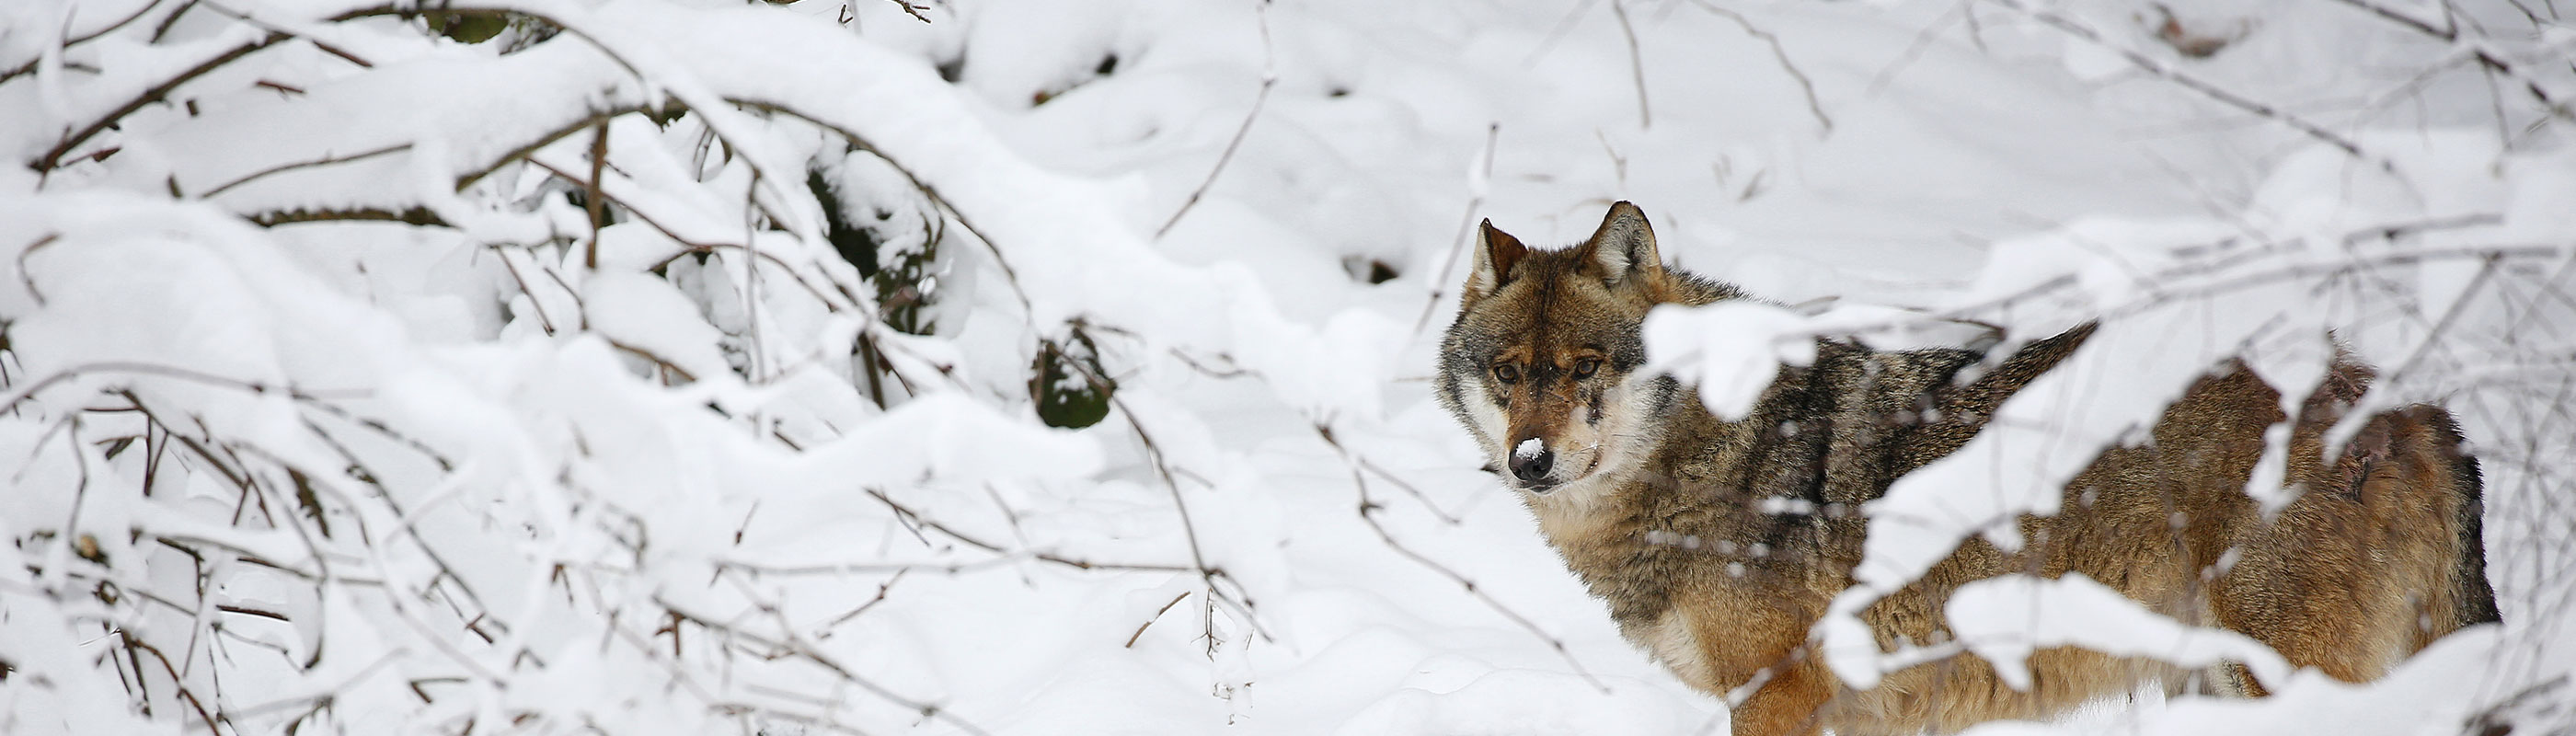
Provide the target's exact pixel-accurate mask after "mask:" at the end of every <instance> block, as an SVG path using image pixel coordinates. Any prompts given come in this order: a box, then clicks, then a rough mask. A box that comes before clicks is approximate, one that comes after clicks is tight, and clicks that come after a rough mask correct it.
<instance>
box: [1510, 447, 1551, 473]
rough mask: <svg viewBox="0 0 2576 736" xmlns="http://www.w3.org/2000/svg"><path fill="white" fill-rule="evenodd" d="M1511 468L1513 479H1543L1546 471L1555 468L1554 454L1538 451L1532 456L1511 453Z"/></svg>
mask: <svg viewBox="0 0 2576 736" xmlns="http://www.w3.org/2000/svg"><path fill="white" fill-rule="evenodd" d="M1511 466H1512V477H1514V478H1519V479H1521V480H1538V479H1540V478H1545V477H1547V471H1548V469H1550V468H1554V467H1556V453H1553V452H1548V451H1546V450H1540V451H1538V453H1537V454H1533V455H1523V454H1520V453H1513V454H1512V462H1511Z"/></svg>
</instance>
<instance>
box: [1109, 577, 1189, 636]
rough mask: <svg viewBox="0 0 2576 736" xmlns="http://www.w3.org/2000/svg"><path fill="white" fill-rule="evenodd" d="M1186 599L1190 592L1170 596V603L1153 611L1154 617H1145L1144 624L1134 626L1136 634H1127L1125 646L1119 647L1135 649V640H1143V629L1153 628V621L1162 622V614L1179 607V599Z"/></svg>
mask: <svg viewBox="0 0 2576 736" xmlns="http://www.w3.org/2000/svg"><path fill="white" fill-rule="evenodd" d="M1188 597H1190V592H1189V591H1186V590H1184V591H1181V594H1180V595H1176V596H1172V602H1170V603H1165V604H1163V607H1162V608H1157V609H1154V615H1152V616H1147V617H1145V622H1144V623H1141V624H1137V625H1136V633H1133V634H1128V635H1127V643H1126V644H1122V645H1120V646H1123V647H1125V648H1128V649H1134V648H1136V640H1137V639H1141V638H1144V636H1145V629H1146V628H1147V627H1151V626H1153V625H1154V622H1155V621H1159V620H1162V618H1163V614H1164V613H1166V612H1169V611H1171V610H1172V607H1173V606H1177V605H1180V604H1181V599H1183V598H1188Z"/></svg>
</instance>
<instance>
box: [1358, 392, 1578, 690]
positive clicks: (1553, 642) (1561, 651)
mask: <svg viewBox="0 0 2576 736" xmlns="http://www.w3.org/2000/svg"><path fill="white" fill-rule="evenodd" d="M1314 427H1315V435H1316V436H1318V437H1321V438H1323V440H1324V444H1327V445H1331V446H1332V447H1333V451H1334V452H1336V453H1340V454H1341V456H1342V461H1343V462H1344V463H1346V464H1348V465H1349V466H1350V470H1351V484H1352V485H1353V486H1356V487H1357V488H1358V489H1359V494H1360V504H1359V515H1360V521H1363V522H1367V523H1368V526H1369V530H1370V531H1373V532H1376V533H1377V538H1378V540H1379V541H1381V542H1385V543H1386V546H1387V549H1392V550H1395V552H1396V554H1400V555H1403V556H1404V557H1405V559H1409V560H1412V561H1414V562H1415V563H1416V564H1419V565H1421V566H1423V567H1424V568H1425V569H1429V570H1430V571H1432V572H1435V573H1439V574H1440V576H1441V577H1445V578H1448V579H1450V580H1451V581H1454V582H1456V583H1458V585H1459V586H1460V587H1463V588H1465V589H1466V591H1467V594H1468V595H1471V596H1474V597H1475V598H1476V600H1477V601H1479V602H1482V603H1484V604H1485V606H1486V607H1487V608H1491V609H1493V610H1494V612H1495V613H1498V614H1502V616H1503V618H1506V619H1510V620H1511V622H1512V623H1514V624H1518V625H1519V626H1520V627H1521V628H1523V629H1526V630H1528V631H1529V632H1530V634H1532V635H1534V636H1537V637H1538V638H1539V641H1542V642H1546V643H1547V646H1548V648H1549V649H1553V650H1556V655H1557V656H1558V657H1561V658H1563V659H1564V660H1565V663H1566V665H1567V666H1569V667H1572V668H1574V674H1576V675H1579V676H1581V677H1582V678H1583V681H1585V682H1589V683H1592V686H1593V687H1594V688H1597V689H1599V690H1600V691H1601V692H1605V693H1606V692H1610V685H1609V684H1608V683H1605V682H1602V681H1601V678H1599V677H1595V676H1593V674H1592V671H1591V670H1590V669H1587V668H1585V667H1584V666H1583V662H1582V661H1580V660H1577V659H1575V658H1574V651H1573V650H1570V649H1567V648H1565V640H1563V639H1559V638H1556V636H1555V635H1552V634H1549V633H1547V630H1545V629H1541V628H1539V627H1538V624H1537V623H1535V622H1532V621H1530V620H1529V617H1526V616H1522V615H1521V614H1520V612H1519V611H1514V610H1512V608H1511V607H1510V606H1506V605H1503V602H1502V601H1500V600H1496V599H1495V598H1494V596H1493V594H1490V593H1487V592H1485V591H1484V590H1483V589H1481V588H1478V587H1476V581H1474V580H1470V579H1468V578H1467V576H1465V575H1460V574H1458V571H1456V570H1451V569H1449V567H1448V566H1447V565H1442V564H1440V563H1439V562H1437V561H1435V560H1432V559H1431V558H1429V557H1426V556H1423V554H1422V553H1420V552H1415V551H1413V548H1411V547H1406V546H1404V543H1403V542H1399V541H1396V538H1395V534H1394V533H1393V532H1389V531H1387V530H1386V525H1385V524H1382V523H1379V522H1378V520H1377V516H1376V514H1377V512H1378V511H1379V510H1381V509H1382V508H1384V507H1382V506H1379V505H1378V503H1377V502H1376V501H1375V500H1372V499H1370V498H1369V490H1368V489H1369V487H1368V478H1367V477H1366V476H1363V475H1361V474H1360V466H1359V463H1358V462H1356V461H1353V460H1352V459H1351V452H1350V448H1347V447H1343V446H1342V442H1341V440H1339V439H1336V438H1334V436H1333V428H1332V427H1329V426H1325V425H1324V424H1321V423H1317V424H1315V425H1314Z"/></svg>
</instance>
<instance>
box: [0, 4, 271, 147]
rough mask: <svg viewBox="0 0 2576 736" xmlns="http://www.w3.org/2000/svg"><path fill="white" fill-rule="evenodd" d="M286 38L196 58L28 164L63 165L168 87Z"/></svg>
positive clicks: (167, 91) (164, 94)
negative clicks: (83, 147) (90, 141)
mask: <svg viewBox="0 0 2576 736" xmlns="http://www.w3.org/2000/svg"><path fill="white" fill-rule="evenodd" d="M287 38H289V36H288V35H287V34H284V33H270V34H268V35H267V36H263V37H261V38H259V39H258V40H254V41H248V42H245V43H242V44H241V45H238V46H234V47H232V48H231V49H229V50H226V51H224V52H223V53H220V54H216V55H215V56H214V57H212V58H209V59H206V60H205V61H202V62H198V63H197V65H196V66H192V67H189V68H187V69H186V70H183V71H181V72H179V73H178V74H174V75H171V76H170V78H168V79H164V80H161V83H159V84H155V85H152V86H151V87H149V88H146V89H144V90H143V91H142V92H141V93H138V94H136V95H135V96H133V97H131V98H128V99H127V100H126V101H125V102H124V103H122V104H119V105H117V106H116V107H115V108H114V109H111V110H108V111H107V112H105V113H102V114H100V115H99V116H98V117H95V118H91V119H90V121H89V123H88V124H86V125H83V126H81V127H80V128H79V129H77V130H74V131H73V132H71V133H69V134H66V135H64V136H63V138H62V140H60V141H57V142H56V143H55V144H54V147H53V148H51V149H48V150H46V151H45V153H44V154H43V155H40V156H37V157H36V160H35V161H31V162H28V164H27V168H30V169H35V170H36V173H39V174H43V173H50V172H52V171H53V170H54V169H56V168H60V167H61V166H62V163H63V157H64V156H68V155H71V152H72V151H73V149H77V148H79V147H80V145H81V144H82V143H86V142H89V139H90V138H92V137H94V136H97V135H98V134H99V133H101V132H103V131H106V130H107V129H108V128H110V127H114V126H115V125H116V123H117V121H120V120H124V119H125V116H127V115H131V114H133V113H134V111H136V110H141V109H143V106H145V105H150V104H152V103H155V102H160V101H161V100H162V99H163V98H165V97H167V96H168V95H169V94H170V91H171V90H174V89H178V88H179V85H182V84H187V83H188V82H189V81H191V80H194V79H196V78H198V77H202V76H205V75H206V74H207V73H208V72H212V71H214V70H216V69H220V68H222V67H223V66H224V65H225V64H230V63H232V62H233V60H235V59H239V58H242V57H244V56H249V55H250V53H251V52H253V51H258V50H260V49H264V48H268V47H269V46H271V45H274V44H276V43H278V42H280V41H284V40H286V39H287Z"/></svg>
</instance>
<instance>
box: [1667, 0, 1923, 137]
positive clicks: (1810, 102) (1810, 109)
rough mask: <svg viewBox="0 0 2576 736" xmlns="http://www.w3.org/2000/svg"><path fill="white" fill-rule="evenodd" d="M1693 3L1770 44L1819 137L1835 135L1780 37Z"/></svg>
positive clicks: (1700, 1) (1703, 0)
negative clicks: (1804, 102) (1803, 97)
mask: <svg viewBox="0 0 2576 736" xmlns="http://www.w3.org/2000/svg"><path fill="white" fill-rule="evenodd" d="M1691 3H1692V4H1695V5H1698V6H1699V7H1700V9H1701V10H1706V11H1708V12H1710V13H1714V14H1716V15H1717V16H1718V17H1720V18H1725V19H1727V20H1730V21H1734V22H1735V27H1737V28H1741V29H1743V30H1744V33H1745V35H1748V36H1752V37H1754V38H1757V39H1761V40H1762V42H1763V43H1765V44H1769V45H1770V46H1771V58H1774V59H1778V60H1779V61H1780V70H1781V71H1785V72H1788V73H1789V78H1790V79H1791V80H1795V81H1796V82H1797V83H1798V91H1799V92H1800V93H1802V94H1804V95H1806V98H1807V113H1808V114H1810V115H1814V116H1816V125H1817V126H1819V127H1822V128H1823V130H1822V131H1820V132H1819V133H1818V136H1819V137H1822V136H1829V135H1833V133H1834V119H1833V118H1832V117H1830V116H1827V115H1825V104H1824V103H1823V102H1820V101H1818V100H1817V99H1816V83H1815V82H1814V81H1813V80H1810V79H1808V78H1807V73H1806V72H1805V71H1803V70H1800V69H1799V68H1798V64H1797V63H1796V62H1792V61H1790V60H1789V50H1788V49H1786V48H1782V47H1781V45H1780V37H1779V36H1777V35H1774V34H1772V33H1771V32H1770V31H1766V30H1763V29H1762V28H1761V27H1759V26H1755V25H1753V20H1752V19H1750V18H1746V17H1744V14H1743V13H1738V12H1735V11H1733V10H1729V9H1726V8H1722V7H1718V5H1717V4H1716V3H1712V2H1709V0H1691ZM1919 45H1920V42H1919V41H1918V46H1919Z"/></svg>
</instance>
